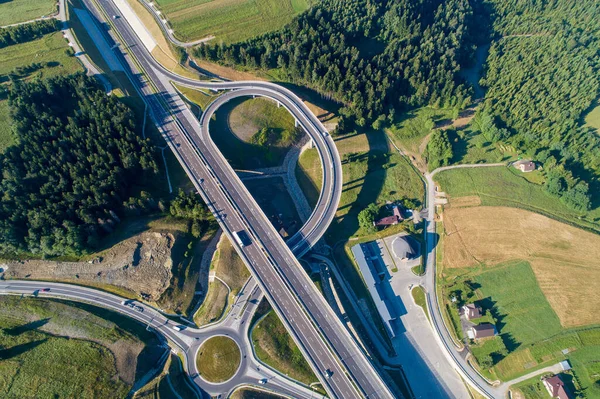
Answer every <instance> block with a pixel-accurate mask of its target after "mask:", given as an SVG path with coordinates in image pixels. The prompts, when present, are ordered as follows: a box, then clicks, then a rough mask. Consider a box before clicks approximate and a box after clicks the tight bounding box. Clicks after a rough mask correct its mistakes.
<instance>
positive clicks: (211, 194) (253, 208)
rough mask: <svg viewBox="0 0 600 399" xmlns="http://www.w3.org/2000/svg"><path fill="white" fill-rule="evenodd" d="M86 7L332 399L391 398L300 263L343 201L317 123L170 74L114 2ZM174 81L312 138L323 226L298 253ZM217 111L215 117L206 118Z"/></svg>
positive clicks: (245, 85)
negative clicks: (289, 119)
mask: <svg viewBox="0 0 600 399" xmlns="http://www.w3.org/2000/svg"><path fill="white" fill-rule="evenodd" d="M84 3H85V4H86V5H87V7H88V8H89V9H90V11H92V12H93V13H94V14H95V15H96V17H97V18H99V19H104V20H109V21H110V23H111V24H112V26H113V28H114V29H113V30H112V33H113V34H115V39H116V40H117V41H119V42H120V43H121V44H122V45H123V47H122V48H117V51H118V53H119V56H120V57H123V60H124V63H125V64H126V66H127V68H128V69H129V70H130V77H131V79H132V81H133V82H134V84H135V85H136V86H137V88H138V89H139V92H140V94H141V95H142V98H143V99H144V100H145V101H146V103H147V104H148V106H149V108H150V110H151V115H152V118H153V120H154V122H155V123H156V125H157V127H158V128H159V130H160V131H161V132H162V133H163V135H164V137H165V138H166V140H167V143H168V144H169V146H170V148H171V149H172V150H173V152H174V154H175V156H176V157H177V158H178V160H179V161H180V163H181V164H182V166H183V167H184V169H185V170H186V172H187V174H188V175H189V177H190V179H191V180H192V182H193V183H194V185H195V187H196V188H197V190H198V192H199V193H200V194H201V195H202V196H203V198H204V199H205V201H206V202H207V204H208V205H209V208H210V209H211V211H212V212H213V213H214V214H215V216H216V217H217V219H218V221H219V223H220V224H221V226H222V228H223V230H224V231H225V233H226V234H227V235H228V236H229V238H230V239H232V238H233V235H232V234H233V233H234V232H237V231H241V230H244V231H246V232H247V233H248V235H249V236H250V238H251V244H250V245H246V246H243V247H242V246H239V245H236V249H237V251H238V253H239V254H240V256H241V257H242V259H243V260H244V261H245V263H246V265H247V266H248V268H249V269H250V271H251V273H252V275H253V276H254V277H255V278H256V280H257V282H258V284H259V286H260V287H261V289H262V290H263V292H264V293H265V296H266V297H267V298H268V300H269V301H270V302H271V304H272V306H273V308H274V309H275V310H276V311H277V313H278V314H279V316H280V318H281V319H282V321H283V322H284V324H285V325H286V327H287V329H288V331H289V332H290V334H291V336H292V337H293V338H294V340H295V341H296V343H297V344H298V346H299V348H300V350H301V351H302V352H303V354H304V355H305V357H306V359H307V360H308V362H309V364H310V365H311V367H312V368H313V370H314V371H315V373H316V374H317V376H318V377H319V378H320V380H321V382H322V383H323V385H324V387H325V388H326V390H327V392H328V394H329V395H330V396H331V397H336V398H357V397H369V398H392V397H394V396H393V394H392V393H391V391H390V390H389V388H388V387H387V386H386V384H385V383H384V382H383V380H382V378H381V376H380V375H379V373H378V372H377V370H376V368H375V367H374V365H373V364H372V362H371V360H370V359H369V357H368V355H367V354H366V353H364V352H363V351H362V350H361V349H360V348H359V346H358V345H357V344H356V342H355V341H354V339H353V338H352V337H351V335H350V334H349V333H348V331H347V330H346V329H345V327H344V326H343V325H342V324H341V322H340V321H339V319H338V318H337V316H336V315H335V313H334V312H333V311H332V310H331V308H330V307H329V305H328V304H327V302H326V301H325V300H324V298H323V297H322V296H321V294H320V292H319V291H318V290H317V288H316V287H315V286H314V284H313V283H312V281H311V280H310V278H309V276H308V275H307V274H306V273H305V271H304V270H303V268H302V266H301V265H300V263H299V262H298V260H297V259H296V256H295V255H294V253H296V254H302V253H304V252H306V251H307V250H308V249H309V248H310V246H311V245H312V244H314V243H315V242H316V241H317V240H318V239H319V238H320V237H321V236H322V234H323V233H324V231H325V229H326V228H327V226H328V225H329V223H330V222H331V220H332V219H333V217H334V214H335V210H336V208H337V204H338V202H339V196H340V193H341V184H342V179H341V163H340V160H339V155H338V153H337V151H336V149H335V146H334V144H333V141H332V139H331V138H330V137H329V135H328V134H327V132H326V130H325V128H324V127H323V126H322V124H321V123H320V122H319V120H318V119H317V118H316V117H315V116H314V115H313V114H312V113H311V112H310V110H308V108H307V107H306V106H305V105H304V104H303V103H302V101H301V100H300V99H299V98H298V97H297V96H295V95H294V94H293V93H291V92H290V91H289V90H287V89H284V88H282V87H280V86H278V85H275V84H271V83H266V82H200V81H195V80H192V79H187V78H184V77H181V76H179V75H176V74H173V73H171V72H169V71H167V70H166V69H164V68H163V67H162V66H161V65H160V64H158V63H157V62H156V61H155V60H154V58H153V57H152V55H151V54H150V53H149V52H148V50H147V49H146V47H145V46H144V44H143V43H142V42H141V40H140V38H139V37H138V35H137V34H136V33H135V32H134V30H133V29H132V27H131V25H130V23H129V22H128V21H127V19H126V18H121V17H119V16H120V15H121V13H120V12H119V9H118V7H116V5H115V4H114V3H113V1H112V0H97V1H93V0H84ZM96 7H98V9H96ZM99 11H100V12H99ZM110 16H116V18H115V17H110ZM172 81H175V82H177V83H180V84H186V85H189V86H192V87H199V88H200V87H201V88H210V89H216V90H234V91H233V92H231V93H236V92H238V91H239V92H240V95H261V96H267V97H270V98H272V99H274V100H276V101H278V102H279V103H281V104H282V105H284V106H285V107H286V108H287V109H288V110H289V111H290V112H291V113H292V115H293V116H294V117H295V118H296V120H297V122H298V124H299V125H300V126H302V127H303V128H304V130H305V131H306V132H307V133H308V134H309V135H310V136H311V138H312V139H313V141H314V142H315V145H316V146H317V148H318V150H319V153H320V156H321V160H322V162H323V181H324V182H325V183H324V187H323V189H322V195H321V198H320V200H319V204H318V205H317V207H316V210H315V214H316V215H317V216H318V217H314V218H311V220H309V223H307V226H305V228H303V229H302V230H301V233H300V234H299V235H298V236H295V237H293V238H292V240H291V246H292V249H293V250H294V252H292V250H291V249H290V248H289V247H288V246H287V245H286V243H285V242H284V241H283V240H282V239H281V237H280V236H279V235H278V233H277V232H276V230H275V229H274V228H273V226H272V225H271V223H270V222H269V220H268V219H267V217H266V216H265V215H264V213H263V212H262V210H261V209H260V207H259V206H258V205H257V204H256V202H255V201H254V199H253V198H252V196H251V195H250V194H249V192H248V191H247V190H246V188H245V187H244V185H243V184H242V182H241V181H240V179H239V178H238V176H237V175H236V174H235V172H234V171H233V169H232V168H231V167H230V165H229V164H228V163H227V161H226V160H225V158H224V157H223V155H222V154H221V152H220V151H219V150H218V149H217V148H216V147H215V145H214V143H213V142H212V140H211V139H210V135H209V134H208V124H209V122H210V119H209V118H207V117H205V118H203V119H202V121H201V122H200V123H199V122H198V120H197V119H196V118H195V117H194V116H193V115H192V113H191V112H190V110H189V109H188V108H187V107H186V106H185V104H184V103H183V102H182V100H181V98H180V97H179V95H178V93H177V92H176V91H175V90H174V88H173V86H172V84H171V82H172ZM241 93H243V94H241ZM229 96H234V94H225V95H224V97H223V99H224V100H221V101H226V100H227V98H230V97H229ZM215 107H216V105H215ZM215 107H211V108H209V110H211V111H210V112H214V110H215V109H216V108H215ZM205 115H206V116H208V112H207V113H206V114H205ZM232 242H234V243H235V240H233V239H232Z"/></svg>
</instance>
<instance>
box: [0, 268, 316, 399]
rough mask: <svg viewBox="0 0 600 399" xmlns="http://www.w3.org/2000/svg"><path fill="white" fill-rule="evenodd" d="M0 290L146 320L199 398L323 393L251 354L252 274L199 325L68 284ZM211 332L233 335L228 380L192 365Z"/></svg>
mask: <svg viewBox="0 0 600 399" xmlns="http://www.w3.org/2000/svg"><path fill="white" fill-rule="evenodd" d="M0 294H2V295H7V294H12V295H27V296H35V297H44V298H60V299H68V300H72V301H78V302H86V303H90V304H93V305H97V306H101V307H103V308H107V309H110V310H113V311H116V312H119V313H121V314H123V315H126V316H128V317H130V318H132V319H135V320H138V321H139V322H141V323H143V324H146V325H147V326H148V327H149V328H152V329H154V330H155V331H156V332H158V333H159V334H160V335H162V336H163V337H164V338H165V339H167V340H168V341H169V342H170V343H171V346H174V347H176V348H178V350H179V351H180V352H181V353H182V354H183V355H184V357H185V360H186V361H185V367H186V371H187V373H188V374H189V376H190V377H191V379H192V380H193V382H194V383H195V384H196V385H197V386H198V387H200V389H201V392H199V393H200V394H201V395H202V397H203V398H207V399H208V398H211V397H217V396H219V395H224V397H228V396H229V394H230V393H231V392H233V391H234V390H235V389H237V388H238V387H240V386H254V387H256V388H260V389H266V390H268V391H271V392H275V393H277V394H279V395H284V396H285V397H290V398H298V399H323V396H322V395H320V394H318V393H316V392H314V391H313V390H311V389H308V388H307V387H305V386H303V385H300V384H298V383H297V382H294V381H293V380H291V379H288V378H286V377H285V376H283V375H281V374H280V373H278V372H276V371H274V370H272V369H270V368H269V367H268V366H266V365H264V364H262V363H261V362H260V361H258V360H257V358H256V356H255V355H254V352H253V348H252V343H251V342H250V336H249V328H250V324H251V320H252V317H253V315H254V313H255V311H256V309H257V307H258V303H259V302H260V299H261V298H262V293H261V291H260V289H258V286H257V284H256V282H255V281H253V280H252V279H251V280H250V281H248V283H247V284H246V285H245V286H244V288H243V289H242V291H241V292H240V293H239V295H238V296H237V297H236V300H235V302H234V304H233V305H232V307H231V309H230V310H229V312H228V314H227V317H226V318H225V319H224V320H222V321H221V322H219V323H216V324H213V325H210V326H207V327H204V328H199V329H198V328H191V327H186V326H185V325H182V324H181V323H178V322H177V321H174V320H172V319H169V318H167V317H165V316H164V315H163V314H162V313H160V312H158V311H157V310H156V309H154V308H152V307H150V306H148V305H146V304H142V303H139V302H137V301H131V300H125V298H121V297H118V296H116V295H113V294H109V293H106V292H102V291H100V290H96V289H92V288H87V287H81V286H77V285H72V284H62V283H51V282H43V281H20V280H12V281H0ZM175 326H179V327H180V328H181V330H180V331H177V330H176V329H174V327H175ZM217 335H225V336H227V337H229V338H231V339H232V340H233V341H235V342H236V343H237V344H238V346H239V348H240V355H241V358H240V366H239V368H238V370H237V372H236V373H235V374H234V376H233V377H232V378H231V379H230V380H228V381H225V382H222V383H212V382H209V381H206V380H204V379H203V378H202V377H201V376H200V374H199V372H198V369H197V367H196V354H197V353H198V349H199V348H200V347H201V346H202V344H203V343H204V342H206V340H208V339H210V338H211V337H214V336H217ZM259 381H261V382H259ZM194 389H195V390H197V389H196V388H194Z"/></svg>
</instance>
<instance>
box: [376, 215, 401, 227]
mask: <svg viewBox="0 0 600 399" xmlns="http://www.w3.org/2000/svg"><path fill="white" fill-rule="evenodd" d="M394 224H398V216H396V215H392V216H386V217H384V218H381V219H379V220H376V221H375V226H391V225H394Z"/></svg>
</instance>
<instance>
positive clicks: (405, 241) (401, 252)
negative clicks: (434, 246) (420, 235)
mask: <svg viewBox="0 0 600 399" xmlns="http://www.w3.org/2000/svg"><path fill="white" fill-rule="evenodd" d="M392 252H393V253H394V256H395V257H396V258H398V259H413V258H415V257H416V256H417V249H416V245H415V241H414V238H412V237H411V236H408V235H405V236H398V237H396V238H394V241H392Z"/></svg>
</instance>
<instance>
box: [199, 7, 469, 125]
mask: <svg viewBox="0 0 600 399" xmlns="http://www.w3.org/2000/svg"><path fill="white" fill-rule="evenodd" d="M473 14H474V10H473V6H472V5H471V3H470V2H469V1H468V0H448V1H442V0H387V1H372V0H355V1H345V0H322V1H319V2H318V3H316V4H315V5H314V6H313V7H312V8H311V9H309V10H308V11H307V12H305V13H303V14H301V15H300V16H298V17H297V18H296V19H295V20H294V21H293V22H292V23H291V24H289V25H288V26H286V27H285V28H284V29H282V30H280V31H278V32H274V33H269V34H266V35H263V36H260V37H257V38H254V39H250V40H248V41H245V42H241V43H235V44H230V45H224V44H222V43H221V44H206V45H202V46H200V47H198V48H196V49H195V50H194V55H195V56H196V57H199V58H204V59H207V60H209V61H216V62H219V63H222V64H225V65H242V66H244V67H249V68H262V69H278V70H279V71H280V73H282V74H283V75H284V77H285V80H288V81H292V82H294V83H298V84H302V85H305V86H308V87H310V88H312V89H314V90H316V91H318V92H319V93H321V94H322V95H323V96H325V97H328V98H332V99H334V100H336V101H338V102H340V103H342V104H343V105H344V106H343V107H342V109H341V111H340V114H341V118H340V123H339V126H338V127H339V129H340V130H347V129H349V128H350V127H351V126H353V125H354V124H355V123H356V124H357V125H358V126H366V125H367V124H372V123H376V126H381V124H382V123H383V122H385V120H386V118H388V119H389V120H390V121H392V120H394V115H395V114H397V113H399V112H401V111H404V110H405V109H407V108H409V107H414V106H420V105H425V104H432V105H435V106H443V107H458V108H462V107H463V106H465V105H466V104H468V103H469V102H470V96H471V90H470V88H468V87H466V86H465V85H463V84H461V83H460V81H459V80H458V79H457V72H458V71H459V69H460V66H461V65H462V64H464V63H466V62H468V61H469V60H470V59H471V57H472V53H473V43H474V41H475V40H476V39H477V35H475V34H474V33H473V32H471V27H472V26H473Z"/></svg>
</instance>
